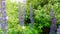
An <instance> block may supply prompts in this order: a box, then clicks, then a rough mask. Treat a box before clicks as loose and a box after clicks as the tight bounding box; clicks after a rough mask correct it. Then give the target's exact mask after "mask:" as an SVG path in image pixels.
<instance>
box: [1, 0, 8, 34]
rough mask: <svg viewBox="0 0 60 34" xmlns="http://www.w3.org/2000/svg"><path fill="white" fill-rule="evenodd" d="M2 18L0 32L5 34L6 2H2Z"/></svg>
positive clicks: (6, 28) (6, 26) (6, 25)
mask: <svg viewBox="0 0 60 34" xmlns="http://www.w3.org/2000/svg"><path fill="white" fill-rule="evenodd" d="M2 17H3V21H4V23H3V25H2V30H3V34H7V31H8V23H7V15H6V1H5V0H3V1H2Z"/></svg>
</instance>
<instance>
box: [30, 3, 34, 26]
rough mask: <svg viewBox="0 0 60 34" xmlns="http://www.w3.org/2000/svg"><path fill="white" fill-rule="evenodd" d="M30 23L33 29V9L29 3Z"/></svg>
mask: <svg viewBox="0 0 60 34" xmlns="http://www.w3.org/2000/svg"><path fill="white" fill-rule="evenodd" d="M30 21H31V27H33V24H34V20H33V8H32V4H31V3H30Z"/></svg>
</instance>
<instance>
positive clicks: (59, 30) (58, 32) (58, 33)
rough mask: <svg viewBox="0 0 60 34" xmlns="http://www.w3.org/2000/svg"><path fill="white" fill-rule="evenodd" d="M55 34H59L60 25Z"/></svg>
mask: <svg viewBox="0 0 60 34" xmlns="http://www.w3.org/2000/svg"><path fill="white" fill-rule="evenodd" d="M57 34H60V25H59V28H58V30H57Z"/></svg>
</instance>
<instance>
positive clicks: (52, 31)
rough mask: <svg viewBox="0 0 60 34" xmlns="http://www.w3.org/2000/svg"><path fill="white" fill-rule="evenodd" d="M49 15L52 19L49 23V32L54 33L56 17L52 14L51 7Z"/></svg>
mask: <svg viewBox="0 0 60 34" xmlns="http://www.w3.org/2000/svg"><path fill="white" fill-rule="evenodd" d="M50 16H51V17H52V18H51V19H52V20H51V21H52V25H51V28H50V34H54V32H55V30H56V18H55V16H54V11H53V9H51V12H50Z"/></svg>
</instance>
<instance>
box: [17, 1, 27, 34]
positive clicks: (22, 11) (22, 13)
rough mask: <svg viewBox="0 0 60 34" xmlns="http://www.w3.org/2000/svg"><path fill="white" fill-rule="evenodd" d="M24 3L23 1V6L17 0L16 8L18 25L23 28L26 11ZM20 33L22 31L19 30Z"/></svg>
mask: <svg viewBox="0 0 60 34" xmlns="http://www.w3.org/2000/svg"><path fill="white" fill-rule="evenodd" d="M25 4H26V3H24V5H23V7H22V6H21V4H20V2H18V10H19V21H20V26H21V28H22V29H24V20H25V13H26V5H25ZM20 34H22V32H20Z"/></svg>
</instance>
